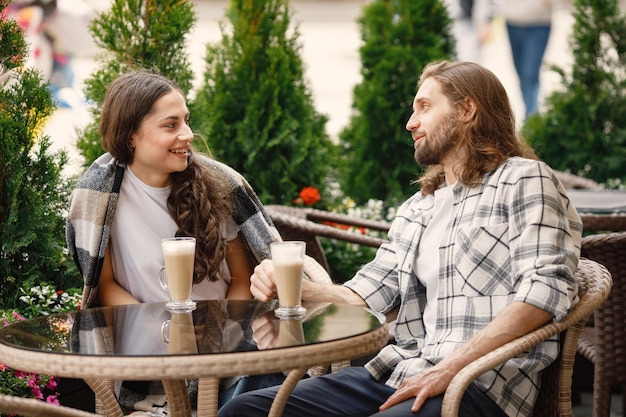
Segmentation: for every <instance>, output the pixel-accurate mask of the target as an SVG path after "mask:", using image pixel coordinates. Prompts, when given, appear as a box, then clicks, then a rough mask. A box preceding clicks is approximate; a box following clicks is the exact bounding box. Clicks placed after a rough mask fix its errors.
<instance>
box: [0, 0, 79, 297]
mask: <svg viewBox="0 0 626 417" xmlns="http://www.w3.org/2000/svg"><path fill="white" fill-rule="evenodd" d="M6 5H7V1H6V0H0V10H2V9H4V7H6ZM25 54H26V44H25V42H24V39H23V35H22V33H21V31H20V29H19V27H18V25H17V23H15V22H14V21H12V20H8V19H7V18H6V16H3V15H0V282H1V287H0V306H2V308H11V307H14V306H15V305H16V303H17V298H18V297H19V294H20V291H19V290H20V288H24V287H30V286H33V285H35V284H37V283H39V282H40V281H42V280H44V279H45V280H47V281H49V282H51V283H53V284H54V285H55V287H56V288H68V287H76V286H80V285H81V282H80V279H79V278H78V277H79V275H78V272H77V270H76V267H75V265H74V262H73V261H72V260H71V258H69V255H68V253H67V250H66V248H65V217H64V210H65V204H66V201H67V198H68V190H69V189H71V184H70V182H71V181H70V180H66V179H64V178H63V176H62V170H63V167H64V166H65V165H66V163H67V155H66V154H65V153H64V152H55V153H53V152H50V139H49V137H47V136H44V135H42V133H41V132H42V130H43V124H44V122H45V121H46V119H47V118H48V117H49V116H50V115H51V114H52V112H53V110H54V105H53V103H52V98H51V95H50V92H49V90H48V88H47V84H46V82H45V81H44V80H43V77H42V75H41V74H40V73H38V72H36V71H35V70H27V69H25V68H24V67H23V62H24V56H25Z"/></svg>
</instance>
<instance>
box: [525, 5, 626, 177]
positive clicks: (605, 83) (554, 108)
mask: <svg viewBox="0 0 626 417" xmlns="http://www.w3.org/2000/svg"><path fill="white" fill-rule="evenodd" d="M574 7H575V11H574V18H575V24H574V27H573V31H572V37H571V41H570V44H571V47H572V52H573V57H574V63H573V65H572V69H571V73H569V72H566V71H565V70H564V69H562V68H559V67H557V66H553V69H554V70H555V71H557V72H558V74H560V76H561V78H562V84H563V86H562V88H561V89H559V90H557V91H556V92H554V93H552V94H551V95H550V96H549V97H547V99H546V100H545V104H546V111H545V113H543V114H537V115H534V116H532V117H530V118H529V119H528V120H527V121H526V122H525V124H524V126H523V133H524V136H525V137H526V138H527V140H528V142H529V143H530V144H531V145H532V146H533V147H534V148H535V149H536V151H537V153H538V154H539V156H540V157H541V158H542V159H543V160H545V161H546V162H547V163H548V164H550V165H551V166H552V167H554V168H555V169H558V170H562V171H570V172H572V173H574V174H577V175H581V176H584V177H588V178H591V179H594V180H596V181H598V182H600V183H606V182H608V181H609V180H614V179H618V180H622V182H623V180H625V179H626V171H624V165H625V164H626V17H625V16H624V14H622V13H621V12H620V9H619V7H618V2H617V0H576V1H575V2H574ZM618 182H619V181H618Z"/></svg>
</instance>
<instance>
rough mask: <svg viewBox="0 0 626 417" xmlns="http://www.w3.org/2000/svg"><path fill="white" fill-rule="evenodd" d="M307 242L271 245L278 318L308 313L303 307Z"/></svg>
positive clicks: (275, 243)
mask: <svg viewBox="0 0 626 417" xmlns="http://www.w3.org/2000/svg"><path fill="white" fill-rule="evenodd" d="M305 249H306V244H305V242H300V241H287V242H274V243H272V244H271V245H270V250H271V252H272V261H274V275H275V277H276V289H277V291H278V304H279V307H278V308H277V309H276V310H275V311H274V312H275V314H276V316H277V317H298V316H302V315H303V314H304V313H306V309H305V308H304V307H302V306H301V300H302V277H303V270H304V253H305Z"/></svg>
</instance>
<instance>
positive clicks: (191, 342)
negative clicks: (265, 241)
mask: <svg viewBox="0 0 626 417" xmlns="http://www.w3.org/2000/svg"><path fill="white" fill-rule="evenodd" d="M304 306H305V307H306V308H307V313H306V314H305V316H303V317H302V318H299V319H291V320H281V319H278V318H277V317H275V315H274V311H273V310H274V309H275V308H276V307H277V305H276V303H275V302H270V303H262V302H259V301H253V300H250V301H244V300H237V301H227V300H211V301H200V302H198V305H197V308H196V309H195V310H193V311H190V312H184V313H180V312H176V313H171V312H169V311H167V310H165V303H145V304H136V305H127V306H115V307H99V308H91V309H87V310H84V311H76V312H71V313H59V314H54V315H49V316H41V317H37V318H34V319H29V320H25V321H21V322H17V323H14V324H12V325H10V326H7V327H4V328H2V329H0V357H1V358H2V362H3V363H5V364H6V365H8V366H10V367H12V368H14V369H20V370H23V371H30V372H36V373H43V374H48V375H55V376H64V377H69V378H82V379H84V380H85V381H86V382H87V383H88V384H89V385H90V386H91V387H92V389H93V390H94V392H95V393H96V396H97V398H98V399H99V400H100V401H101V404H102V405H103V406H104V408H105V410H106V413H107V415H108V416H121V415H122V411H121V408H120V407H119V404H118V403H117V400H116V399H115V396H114V394H113V390H112V388H111V386H112V381H113V380H161V381H162V382H163V385H164V387H165V391H166V394H167V401H168V407H169V412H170V415H172V416H189V415H191V406H190V403H189V397H188V395H187V390H186V385H185V380H187V379H198V380H199V390H198V392H199V394H198V416H214V415H216V414H217V391H218V385H219V378H223V377H229V376H237V375H251V374H264V373H272V372H280V371H290V372H289V375H288V376H287V379H286V380H285V382H284V383H283V385H282V387H281V390H280V391H279V394H278V396H277V397H276V400H275V402H274V405H273V406H272V410H271V411H270V415H273V416H278V415H280V414H281V413H282V409H283V408H284V402H285V400H286V399H287V397H288V396H289V394H290V392H291V390H292V389H293V387H294V386H295V384H296V383H297V381H298V380H300V378H302V376H304V374H305V373H306V372H307V371H308V370H309V369H310V368H312V367H315V366H317V365H324V366H325V365H328V364H331V363H335V362H340V361H344V362H345V361H347V360H350V359H354V358H360V357H363V356H366V355H369V354H371V353H374V352H376V351H378V350H379V349H380V348H381V347H382V346H384V345H385V344H386V343H387V340H388V331H387V326H386V324H385V318H384V316H382V315H379V314H376V313H373V312H372V311H370V310H368V309H365V308H362V307H356V306H350V305H341V304H330V303H323V304H305V305H304Z"/></svg>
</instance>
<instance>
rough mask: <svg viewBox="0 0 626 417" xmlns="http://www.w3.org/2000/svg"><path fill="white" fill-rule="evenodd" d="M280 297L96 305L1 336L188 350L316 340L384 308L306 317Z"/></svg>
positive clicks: (369, 320) (311, 309) (61, 348)
mask: <svg viewBox="0 0 626 417" xmlns="http://www.w3.org/2000/svg"><path fill="white" fill-rule="evenodd" d="M276 307H277V305H276V303H275V302H269V303H263V302H259V301H253V300H250V301H247V300H236V301H226V300H210V301H199V302H198V305H197V308H196V309H195V310H194V311H191V312H185V313H178V312H177V313H171V312H169V311H167V310H166V309H165V303H145V304H135V305H128V306H116V307H99V308H90V309H87V310H84V311H76V312H71V313H58V314H53V315H49V316H41V317H37V318H34V319H29V320H26V321H20V322H17V323H14V324H12V325H10V326H7V327H4V328H2V329H0V343H2V344H5V345H9V346H14V347H18V348H20V349H27V350H34V351H43V352H48V353H59V354H80V355H102V354H106V355H114V356H115V355H119V356H153V355H189V354H209V353H223V352H247V351H252V350H259V349H280V348H284V347H290V346H297V345H311V344H315V343H322V342H328V341H332V340H338V339H343V338H348V337H352V336H356V335H360V334H363V333H367V332H370V331H372V330H375V329H378V328H380V327H381V326H383V324H384V316H381V315H378V314H376V313H373V312H371V311H370V310H368V309H365V308H362V307H356V306H349V305H341V304H329V303H323V304H306V303H305V304H304V307H306V308H307V313H306V314H305V316H304V317H302V318H300V319H291V320H285V319H282V320H281V319H278V318H277V317H275V315H274V309H275V308H276Z"/></svg>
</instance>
